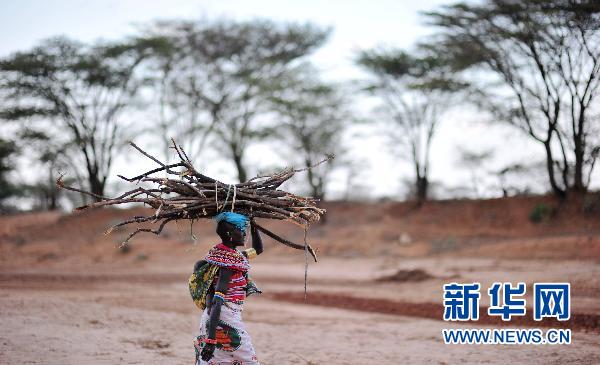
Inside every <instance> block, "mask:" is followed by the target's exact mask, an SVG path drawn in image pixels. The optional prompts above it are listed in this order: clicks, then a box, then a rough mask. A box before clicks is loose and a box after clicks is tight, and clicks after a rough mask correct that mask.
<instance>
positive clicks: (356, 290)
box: [0, 253, 600, 365]
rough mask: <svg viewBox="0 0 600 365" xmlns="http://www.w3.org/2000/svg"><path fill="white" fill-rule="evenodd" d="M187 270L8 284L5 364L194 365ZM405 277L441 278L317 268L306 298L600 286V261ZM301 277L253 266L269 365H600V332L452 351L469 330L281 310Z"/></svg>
mask: <svg viewBox="0 0 600 365" xmlns="http://www.w3.org/2000/svg"><path fill="white" fill-rule="evenodd" d="M286 261H289V262H286ZM184 264H185V263H184V262H183V263H181V265H180V266H179V267H180V268H183V269H177V270H176V269H173V267H172V266H157V265H153V266H152V268H148V267H144V265H139V266H140V267H137V268H136V267H131V268H129V269H127V270H122V269H120V270H117V269H112V270H107V269H105V270H98V269H95V270H88V271H84V272H72V271H69V270H63V271H62V272H61V271H57V270H53V271H52V272H50V271H49V270H44V271H43V272H36V271H34V270H28V271H24V270H22V271H20V272H16V271H14V270H11V271H10V272H4V273H2V274H0V288H1V294H0V308H1V309H0V322H1V324H2V333H1V334H0V360H1V363H2V364H57V365H58V364H192V363H193V349H192V347H191V342H192V339H193V336H194V333H195V331H196V327H197V325H198V323H197V321H198V320H199V312H198V311H197V310H196V309H195V307H193V305H192V303H191V300H190V299H189V296H188V293H187V285H186V283H185V278H186V276H187V270H186V269H185V265H184ZM396 266H398V264H396ZM399 266H401V267H403V268H413V267H419V268H421V269H423V270H426V271H427V272H430V273H431V274H433V275H435V276H437V277H435V278H432V279H429V280H425V281H421V282H417V283H412V282H408V283H383V284H379V283H376V282H374V281H373V280H372V279H374V278H377V277H380V276H381V275H385V274H386V273H387V272H389V271H390V270H393V269H395V268H394V265H393V264H392V263H390V262H389V260H388V262H386V260H385V259H382V258H380V259H373V258H371V259H345V260H340V259H323V260H322V262H319V263H318V264H315V265H311V266H309V282H308V285H309V288H308V289H309V291H308V295H309V296H312V295H318V293H319V292H326V293H336V292H339V293H346V294H348V295H352V296H359V297H360V296H365V295H369V297H370V298H382V299H383V298H385V299H391V300H397V301H415V302H423V301H426V302H433V303H440V302H441V284H443V283H444V282H445V281H447V280H446V279H445V278H446V277H448V275H450V274H451V275H454V278H458V277H460V278H461V280H462V279H464V280H466V281H469V280H472V279H476V278H479V279H480V280H482V282H483V283H485V282H486V281H487V280H493V278H498V279H500V280H512V281H516V280H525V281H527V282H531V281H535V280H537V279H539V278H549V277H553V278H566V279H569V280H575V279H577V280H584V281H585V279H586V278H587V279H590V280H594V279H593V278H598V277H599V276H600V275H599V274H600V268H599V265H597V264H595V263H593V262H590V263H583V264H582V263H581V262H573V263H568V262H567V263H562V264H561V265H560V267H552V265H548V262H525V261H521V262H505V261H501V260H484V259H482V260H473V259H469V260H466V259H464V260H457V259H440V258H438V259H407V260H404V262H402V264H400V265H399ZM509 268H510V271H509V270H508V269H509ZM303 269H304V268H303V265H302V264H301V263H300V262H298V260H297V259H294V258H281V257H277V256H271V257H269V255H268V253H267V254H265V255H263V256H261V257H259V258H258V259H257V261H256V262H255V264H254V267H253V272H254V274H255V275H254V276H255V279H256V281H257V282H258V284H260V286H261V289H263V291H264V292H265V295H263V296H262V297H257V296H255V297H251V298H249V299H248V301H247V304H246V307H245V312H244V318H245V320H246V322H247V324H248V328H249V332H250V334H251V335H252V337H253V341H254V344H255V347H256V349H257V352H258V355H259V359H260V360H261V363H262V364H380V363H392V364H395V363H403V364H429V363H433V364H456V363H465V364H480V363H488V364H504V363H507V362H511V363H516V364H521V363H528V364H565V363H577V364H598V363H600V335H599V333H600V332H598V331H594V330H588V331H578V330H576V331H574V333H573V343H572V344H571V345H568V346H567V345H561V346H550V345H546V346H533V345H530V346H483V345H444V344H443V342H442V338H441V330H442V329H443V328H449V327H451V328H454V327H456V328H461V327H466V326H464V325H453V326H450V325H449V324H448V323H445V322H443V321H441V320H432V319H425V318H419V317H410V316H398V315H387V314H379V313H369V312H367V311H364V310H343V309H337V308H331V307H325V306H315V305H308V304H295V303H288V302H285V301H281V300H274V299H273V294H275V293H286V292H289V291H295V292H302V291H303V288H304V286H303V280H302V278H303ZM357 273H358V275H357ZM498 275H500V276H501V277H498ZM367 293H369V294H367ZM595 294H597V292H594V294H592V293H590V292H583V293H581V295H580V294H578V293H577V292H576V291H574V294H573V295H574V298H573V300H572V302H573V303H574V307H575V308H574V311H576V312H584V313H598V312H599V307H598V302H599V301H600V298H598V296H596V295H595ZM399 305H400V304H399ZM470 327H472V328H475V327H476V326H470Z"/></svg>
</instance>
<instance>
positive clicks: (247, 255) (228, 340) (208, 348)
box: [189, 212, 263, 365]
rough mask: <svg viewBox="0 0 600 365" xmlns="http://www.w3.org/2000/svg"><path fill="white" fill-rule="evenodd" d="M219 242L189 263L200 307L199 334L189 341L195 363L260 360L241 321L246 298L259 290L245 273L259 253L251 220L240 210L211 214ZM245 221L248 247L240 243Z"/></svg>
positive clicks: (239, 363)
mask: <svg viewBox="0 0 600 365" xmlns="http://www.w3.org/2000/svg"><path fill="white" fill-rule="evenodd" d="M215 220H216V221H217V234H218V235H219V236H220V237H221V243H219V244H217V245H215V246H214V247H213V248H211V249H210V251H209V252H208V254H207V255H206V257H205V258H204V260H200V261H198V262H197V263H196V265H195V266H194V273H193V274H192V276H191V277H190V280H189V285H190V294H191V295H192V299H194V303H195V304H196V305H197V306H198V307H199V308H200V309H202V310H203V311H204V312H203V313H202V318H201V319H200V331H199V332H200V335H199V336H198V337H197V338H196V341H194V348H195V350H196V365H206V364H209V365H213V364H214V365H217V364H218V365H221V364H232V365H242V364H243V365H246V364H253V365H256V364H259V362H258V360H257V358H256V353H255V351H254V347H253V346H252V342H251V339H250V335H248V333H247V332H246V328H245V326H244V323H243V322H242V309H243V304H244V300H245V299H246V296H248V295H250V294H254V293H260V291H259V290H258V289H257V288H256V286H255V285H254V283H253V282H252V281H251V280H250V278H249V277H248V270H249V269H250V265H249V263H248V260H249V259H252V258H254V257H256V256H257V255H260V254H261V253H262V251H263V245H262V239H261V237H260V234H259V233H258V230H257V229H256V227H255V226H254V221H252V220H249V219H248V217H246V216H245V215H242V214H238V213H233V212H225V213H220V214H218V215H217V216H215ZM249 221H250V232H251V234H252V248H249V249H246V250H244V251H241V252H240V251H238V250H236V247H237V246H244V244H245V241H246V227H247V225H248V222H249Z"/></svg>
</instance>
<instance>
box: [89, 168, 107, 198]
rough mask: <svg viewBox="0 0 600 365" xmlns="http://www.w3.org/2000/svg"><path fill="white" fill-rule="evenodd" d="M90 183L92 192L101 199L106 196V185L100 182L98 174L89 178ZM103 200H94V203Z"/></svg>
mask: <svg viewBox="0 0 600 365" xmlns="http://www.w3.org/2000/svg"><path fill="white" fill-rule="evenodd" d="M88 182H89V184H90V192H92V193H93V194H96V195H99V196H101V197H102V196H104V188H105V185H106V184H105V183H104V182H102V181H101V180H100V178H99V176H98V175H97V174H90V176H89V177H88ZM101 200H102V199H101V198H97V197H95V198H94V201H97V202H98V201H101Z"/></svg>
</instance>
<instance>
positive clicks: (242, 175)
mask: <svg viewBox="0 0 600 365" xmlns="http://www.w3.org/2000/svg"><path fill="white" fill-rule="evenodd" d="M232 155H233V163H234V164H235V168H236V169H237V173H238V180H239V181H240V183H243V182H246V181H248V172H247V171H246V167H245V166H244V164H243V162H242V159H243V155H242V154H241V153H237V152H233V154H232Z"/></svg>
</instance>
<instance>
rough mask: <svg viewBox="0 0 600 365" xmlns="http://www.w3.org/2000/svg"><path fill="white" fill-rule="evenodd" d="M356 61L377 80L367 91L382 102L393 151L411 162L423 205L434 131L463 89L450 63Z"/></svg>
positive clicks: (364, 57)
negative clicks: (449, 71)
mask: <svg viewBox="0 0 600 365" xmlns="http://www.w3.org/2000/svg"><path fill="white" fill-rule="evenodd" d="M357 63H358V64H359V65H360V66H362V67H363V68H364V69H366V70H367V71H368V72H369V73H370V74H371V75H372V77H373V81H372V82H371V83H370V84H369V86H368V87H367V88H366V90H367V91H369V92H371V93H372V94H374V95H376V96H378V97H379V98H380V99H381V101H382V103H383V111H384V114H385V118H386V119H387V120H386V123H385V127H384V128H385V134H386V136H388V137H389V138H390V142H391V143H390V145H391V146H392V147H393V148H394V151H395V152H397V153H399V155H400V156H401V157H403V158H407V159H409V160H410V161H411V162H412V165H413V169H414V172H415V180H414V184H415V194H416V199H417V201H418V203H422V202H423V201H425V200H426V199H427V191H428V187H429V171H430V156H429V154H430V151H431V145H432V142H433V138H434V135H435V131H436V128H437V126H438V124H439V122H440V119H441V116H442V114H443V113H444V112H445V111H446V110H447V108H448V107H449V102H450V98H451V97H452V95H454V93H455V92H457V91H459V90H460V89H462V88H463V85H462V84H460V83H458V82H455V81H453V80H452V79H451V78H449V77H448V76H447V67H446V65H445V64H443V63H441V62H440V60H439V59H438V58H436V57H432V56H423V57H417V56H411V55H409V54H408V53H406V52H405V51H402V50H391V51H382V50H371V51H363V52H361V53H360V54H359V56H358V59H357Z"/></svg>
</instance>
